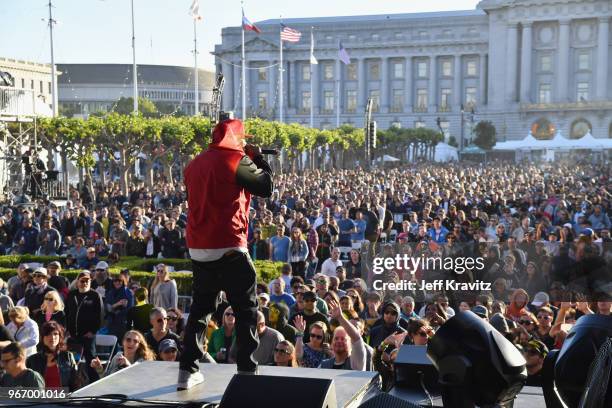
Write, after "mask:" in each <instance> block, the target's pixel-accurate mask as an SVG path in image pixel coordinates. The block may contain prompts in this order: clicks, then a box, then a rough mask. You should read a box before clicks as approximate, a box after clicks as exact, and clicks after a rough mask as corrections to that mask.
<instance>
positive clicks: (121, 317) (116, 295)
mask: <svg viewBox="0 0 612 408" xmlns="http://www.w3.org/2000/svg"><path fill="white" fill-rule="evenodd" d="M112 281H113V287H112V288H111V289H110V290H109V291H108V292H107V293H106V297H105V298H104V309H105V311H106V327H107V328H108V332H109V334H112V335H114V336H116V337H117V338H118V339H121V338H123V334H124V333H125V331H126V330H127V315H128V310H129V309H130V308H131V307H133V306H134V295H133V293H132V291H131V290H130V289H129V288H127V287H126V286H125V283H124V281H123V279H122V278H121V276H119V275H117V276H114V277H113V278H112Z"/></svg>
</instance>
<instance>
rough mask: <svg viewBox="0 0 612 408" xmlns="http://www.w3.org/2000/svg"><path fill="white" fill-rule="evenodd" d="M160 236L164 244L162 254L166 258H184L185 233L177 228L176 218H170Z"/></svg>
mask: <svg viewBox="0 0 612 408" xmlns="http://www.w3.org/2000/svg"><path fill="white" fill-rule="evenodd" d="M164 227H165V228H163V229H162V230H161V231H160V232H159V234H158V236H159V240H160V242H161V244H162V255H163V257H164V258H182V256H183V251H184V248H183V246H182V240H183V234H182V232H181V231H180V230H179V229H178V228H176V220H175V219H173V218H170V219H168V221H166V224H165V225H164Z"/></svg>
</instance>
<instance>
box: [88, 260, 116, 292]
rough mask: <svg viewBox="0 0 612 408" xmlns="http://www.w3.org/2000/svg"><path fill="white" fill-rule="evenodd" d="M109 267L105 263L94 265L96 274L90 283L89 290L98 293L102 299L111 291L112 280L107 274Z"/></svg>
mask: <svg viewBox="0 0 612 408" xmlns="http://www.w3.org/2000/svg"><path fill="white" fill-rule="evenodd" d="M108 268H109V265H108V263H107V262H105V261H100V262H98V263H97V264H96V270H95V272H96V274H95V275H94V279H93V280H92V281H91V288H92V289H93V290H95V291H96V292H98V293H99V294H100V296H101V297H102V299H104V298H105V297H106V294H107V293H108V292H110V291H111V290H112V289H113V280H112V279H111V277H110V274H109V272H108Z"/></svg>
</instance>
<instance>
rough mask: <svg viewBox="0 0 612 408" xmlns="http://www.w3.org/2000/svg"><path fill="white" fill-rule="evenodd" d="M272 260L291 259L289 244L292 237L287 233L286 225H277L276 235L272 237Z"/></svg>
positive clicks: (282, 260)
mask: <svg viewBox="0 0 612 408" xmlns="http://www.w3.org/2000/svg"><path fill="white" fill-rule="evenodd" d="M269 241H270V249H269V251H268V252H269V253H270V260H271V261H274V262H287V261H288V259H289V244H290V243H291V239H290V238H289V237H288V236H286V235H285V225H284V224H279V225H277V226H276V235H274V236H273V237H271V238H270V240H269Z"/></svg>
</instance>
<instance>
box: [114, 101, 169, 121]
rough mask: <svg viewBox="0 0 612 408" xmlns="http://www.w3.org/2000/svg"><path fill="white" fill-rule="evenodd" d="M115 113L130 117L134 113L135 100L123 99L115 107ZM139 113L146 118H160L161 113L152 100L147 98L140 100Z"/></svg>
mask: <svg viewBox="0 0 612 408" xmlns="http://www.w3.org/2000/svg"><path fill="white" fill-rule="evenodd" d="M115 112H117V113H119V114H120V115H130V114H132V112H134V98H132V97H129V98H124V97H121V98H119V100H118V101H117V104H116V105H115ZM138 112H140V114H142V116H144V117H145V118H153V117H158V116H159V112H158V110H157V106H155V104H154V103H153V102H151V100H149V99H145V98H140V97H139V98H138Z"/></svg>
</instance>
